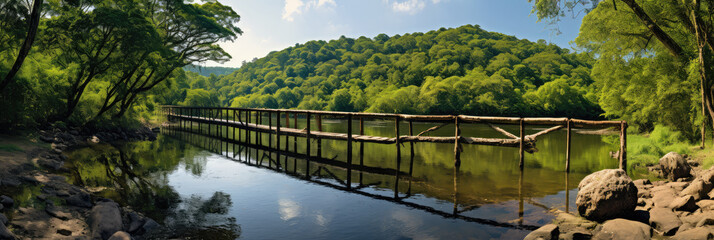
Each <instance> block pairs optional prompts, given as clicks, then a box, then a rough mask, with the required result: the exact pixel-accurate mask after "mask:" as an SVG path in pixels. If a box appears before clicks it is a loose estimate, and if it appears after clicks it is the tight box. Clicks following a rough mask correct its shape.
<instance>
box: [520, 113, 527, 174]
mask: <svg viewBox="0 0 714 240" xmlns="http://www.w3.org/2000/svg"><path fill="white" fill-rule="evenodd" d="M519 122H520V129H521V141H520V143H519V145H518V153H519V157H520V160H519V161H518V167H519V168H520V169H521V170H523V165H524V162H523V158H524V157H525V156H524V155H523V146H524V144H525V140H526V133H525V126H524V124H525V123H523V118H521V119H520V121H519Z"/></svg>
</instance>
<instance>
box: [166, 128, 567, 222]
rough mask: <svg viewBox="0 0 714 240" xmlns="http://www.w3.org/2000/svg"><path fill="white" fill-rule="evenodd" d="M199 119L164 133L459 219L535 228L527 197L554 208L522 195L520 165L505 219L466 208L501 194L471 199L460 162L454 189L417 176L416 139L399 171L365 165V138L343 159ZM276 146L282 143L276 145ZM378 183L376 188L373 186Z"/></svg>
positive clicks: (334, 185)
mask: <svg viewBox="0 0 714 240" xmlns="http://www.w3.org/2000/svg"><path fill="white" fill-rule="evenodd" d="M296 122H297V121H296ZM198 125H199V123H196V122H190V121H185V122H169V123H168V124H166V125H165V126H164V127H163V128H162V133H163V134H166V135H168V136H171V137H174V138H177V139H179V140H182V141H186V142H188V143H190V144H192V145H196V146H198V147H201V148H203V149H206V150H209V151H211V152H214V153H217V154H220V155H223V156H225V157H227V158H230V159H233V160H235V161H238V162H241V163H244V164H247V165H250V166H254V167H259V168H266V169H270V170H273V171H275V172H280V173H284V174H288V175H290V176H294V177H296V178H299V179H302V180H305V181H309V182H311V183H315V184H319V185H322V186H326V187H330V188H333V189H338V190H341V191H346V192H350V193H354V194H359V195H362V196H366V197H370V198H373V199H379V200H383V201H389V202H392V203H395V204H400V205H404V206H407V207H410V208H414V209H419V210H422V211H426V212H429V213H432V214H435V215H439V216H442V217H445V218H453V219H460V220H463V221H468V222H475V223H480V224H485V225H491V226H497V227H505V228H513V229H521V230H534V229H536V228H538V226H536V225H532V224H525V223H524V205H525V204H526V203H527V204H530V205H532V206H535V207H539V208H542V209H543V211H548V210H551V207H549V206H547V205H546V204H540V203H537V202H535V201H533V200H531V199H530V198H529V197H526V196H524V192H525V191H527V189H524V176H523V175H524V171H520V174H519V178H518V184H517V185H518V186H517V188H518V199H517V201H518V212H517V216H515V215H514V216H513V219H511V220H506V221H503V219H501V220H500V221H499V220H493V219H486V218H479V217H474V216H469V214H468V212H470V211H473V210H475V209H478V208H479V207H481V206H482V205H483V204H489V203H498V200H495V201H494V200H490V201H489V200H484V199H480V200H475V201H474V200H473V199H468V198H472V197H473V196H462V195H460V194H459V186H460V185H461V184H463V183H462V181H461V178H462V176H461V175H462V174H463V173H462V172H461V171H460V169H459V166H455V167H454V168H453V191H451V192H450V193H444V192H443V191H444V189H440V188H439V187H432V186H428V185H429V182H428V181H427V180H426V179H420V177H414V176H413V174H412V173H413V170H414V158H415V155H414V144H413V143H412V144H410V150H409V159H408V161H409V162H408V166H409V167H408V170H406V171H400V170H397V169H400V168H390V167H383V166H380V167H376V166H367V165H365V161H364V160H365V159H364V158H365V154H364V151H365V146H364V144H365V143H364V142H359V143H355V144H356V145H357V147H356V148H357V151H356V155H357V156H356V159H357V161H354V162H353V163H348V161H341V160H339V159H344V158H345V156H339V155H340V154H339V153H338V154H337V155H335V156H332V157H329V156H323V151H322V145H323V143H322V141H323V140H322V139H312V141H313V143H314V144H316V145H317V148H316V149H314V150H313V151H311V154H307V153H306V152H305V151H300V150H301V149H304V148H303V146H300V147H298V146H299V145H298V143H301V144H305V143H304V141H298V139H297V137H296V136H295V137H290V136H285V135H283V136H278V137H276V139H273V135H272V134H269V133H260V132H253V131H248V130H245V129H244V130H241V129H236V128H228V127H221V126H215V127H211V125H209V124H203V126H201V127H199V126H198ZM320 125H322V124H320ZM236 131H237V132H236ZM363 132H364V126H363V125H362V123H361V124H360V133H363ZM274 142H282V143H283V144H272V143H274ZM266 143H267V144H266ZM274 146H278V148H275V147H274ZM280 146H282V149H279V148H280ZM330 152H332V151H330ZM383 161H384V162H394V160H391V161H390V160H387V159H383ZM564 175H565V184H564V185H563V188H562V190H564V191H565V200H564V202H565V210H566V211H568V210H569V209H570V206H569V204H570V191H569V189H570V188H569V187H568V186H569V175H568V173H567V172H566V173H564ZM421 178H423V176H421ZM413 184H420V185H421V187H422V189H429V188H432V191H434V192H428V191H426V192H425V191H421V192H413V188H412V187H413ZM400 185H401V186H400ZM442 188H443V187H442ZM374 189H376V190H377V191H374ZM385 189H390V190H391V191H393V194H382V193H385V191H384V190H385ZM446 194H448V195H451V199H443V196H444V195H446ZM417 195H434V196H441V198H440V197H436V199H438V200H447V201H449V202H451V203H453V208H452V209H449V210H446V209H439V208H438V207H432V206H429V204H423V203H421V202H423V201H409V200H410V199H412V198H419V196H417ZM464 198H466V200H464ZM472 215H473V214H472Z"/></svg>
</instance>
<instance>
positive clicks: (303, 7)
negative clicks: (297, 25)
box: [283, 0, 337, 22]
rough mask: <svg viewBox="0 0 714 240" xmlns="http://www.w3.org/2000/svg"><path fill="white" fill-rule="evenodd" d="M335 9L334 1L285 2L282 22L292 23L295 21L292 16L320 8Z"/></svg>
mask: <svg viewBox="0 0 714 240" xmlns="http://www.w3.org/2000/svg"><path fill="white" fill-rule="evenodd" d="M329 6H332V7H335V6H337V3H335V0H311V1H308V2H307V3H305V2H303V1H302V0H285V7H284V8H283V20H286V21H288V22H292V21H294V20H295V18H294V17H293V16H295V15H300V14H301V13H303V12H306V11H308V10H310V9H313V8H314V9H318V8H321V7H329Z"/></svg>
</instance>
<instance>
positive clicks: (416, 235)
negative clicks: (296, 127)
mask: <svg viewBox="0 0 714 240" xmlns="http://www.w3.org/2000/svg"><path fill="white" fill-rule="evenodd" d="M323 126H324V128H325V130H326V131H336V132H339V131H342V132H344V131H345V128H346V126H345V124H344V123H343V122H341V121H339V120H323ZM432 126H434V124H421V123H419V124H417V123H415V124H414V132H415V133H419V132H421V131H423V130H425V129H427V128H429V127H432ZM502 127H504V128H505V129H506V130H509V131H511V132H514V133H517V131H518V129H517V126H515V127H514V126H510V127H509V126H502ZM354 129H355V133H356V131H358V129H359V128H358V127H357V125H355V127H354ZM543 129H545V127H537V126H533V127H529V128H528V129H527V133H528V134H532V133H535V132H537V131H539V130H543ZM400 131H401V132H402V133H408V128H406V124H403V126H402V129H401V130H400ZM453 131H454V130H453V127H450V128H449V127H445V128H443V129H440V130H437V131H436V132H433V133H431V134H432V136H453ZM164 132H166V131H164ZM365 133H366V134H367V135H375V136H393V134H394V123H393V122H388V121H367V122H365ZM226 134H228V135H226ZM232 134H233V132H232V129H229V130H228V131H227V132H223V135H224V136H232ZM244 134H245V133H241V135H242V136H244ZM462 135H463V136H475V137H476V136H477V137H499V138H502V136H501V135H500V133H498V132H496V131H494V130H493V129H491V128H490V127H488V126H483V125H463V126H462ZM273 140H274V139H273ZM286 140H287V145H288V146H289V149H290V151H293V150H294V147H295V145H294V144H295V143H294V138H293V137H289V138H287V139H286V138H285V137H282V138H281V149H284V146H285V144H286ZM304 141H305V140H304V139H302V138H298V143H297V149H298V152H300V153H304V151H305V149H306V146H305V143H304ZM611 142H614V141H612V139H608V138H607V137H605V136H600V135H585V134H574V135H573V138H572V155H571V156H572V157H571V159H572V160H571V171H570V173H569V174H566V173H565V171H564V169H565V148H566V146H565V131H562V130H561V131H556V132H553V133H550V134H547V135H544V136H541V137H539V138H538V141H537V143H536V147H537V149H538V151H537V152H535V153H533V154H529V153H526V156H525V170H524V171H523V172H521V171H520V170H519V167H518V161H519V160H518V157H519V155H518V149H517V148H508V147H493V146H479V145H464V146H463V152H462V153H461V166H460V167H459V168H458V169H455V168H454V146H453V144H443V143H415V144H414V146H413V152H414V154H413V155H412V154H411V150H412V146H411V144H409V143H406V144H403V145H402V147H401V164H400V174H399V175H400V176H398V177H399V180H398V181H397V180H396V179H397V176H396V174H395V171H394V169H395V168H396V166H397V161H396V155H397V152H396V148H395V146H394V144H390V145H380V144H372V143H366V144H364V146H363V155H362V157H360V144H359V143H353V148H354V154H353V158H352V162H353V164H355V166H354V167H355V168H358V167H361V166H365V167H361V169H364V170H365V171H357V170H354V169H353V170H352V171H351V176H350V179H349V181H348V179H347V176H348V173H347V172H348V171H347V169H346V168H344V167H339V166H334V164H323V163H319V161H309V162H308V161H307V160H305V159H296V158H292V157H286V156H285V154H283V155H281V156H280V157H279V158H277V153H275V152H272V153H271V152H264V151H262V150H256V149H254V148H248V147H244V146H242V145H233V144H226V143H225V142H221V141H219V140H217V139H214V138H208V137H206V136H201V135H197V134H188V133H183V132H178V133H175V134H160V135H159V137H158V139H157V140H156V141H153V142H129V143H121V144H112V145H109V144H98V145H94V146H91V147H87V148H82V149H77V150H74V151H71V152H69V153H68V155H69V157H70V158H69V159H70V160H69V162H70V164H69V165H70V169H72V173H71V174H69V175H70V179H71V181H73V183H75V184H81V185H85V186H88V187H91V188H94V189H96V190H98V191H99V192H100V195H103V196H105V197H109V198H112V199H115V200H117V201H118V202H120V203H121V204H123V205H129V206H132V208H134V209H135V210H138V211H140V212H143V213H145V214H147V215H148V216H149V217H151V218H153V219H154V220H156V221H158V222H160V223H163V224H166V225H169V226H173V227H175V228H177V229H183V230H181V231H178V232H177V233H176V234H177V236H183V237H194V238H204V239H235V238H241V239H490V238H506V239H511V238H523V237H524V236H525V235H526V234H528V232H529V230H530V229H533V228H534V227H538V226H541V225H544V224H547V223H549V222H550V221H551V220H552V219H553V215H552V214H550V213H549V209H561V210H565V211H576V209H575V207H574V206H575V196H576V194H577V184H578V182H579V181H580V180H581V179H582V178H583V177H584V176H586V175H587V174H589V173H591V172H594V171H597V170H601V169H605V168H616V167H617V166H618V161H617V160H615V159H613V158H611V157H610V155H609V152H610V151H616V150H617V149H618V146H617V145H616V144H614V143H611ZM263 143H264V144H265V145H267V143H268V136H267V135H263ZM311 145H312V147H311V149H312V152H311V155H312V156H315V155H317V154H318V152H317V143H316V142H313V143H312V144H311ZM321 145H322V146H321V149H322V158H324V159H333V160H334V161H339V162H343V163H344V162H345V161H346V159H347V157H346V156H345V153H346V149H347V145H346V142H344V141H336V140H322V142H321ZM233 149H235V150H236V151H238V150H243V151H241V152H240V153H234V152H233ZM246 153H248V155H247V157H246ZM234 156H235V157H234ZM257 156H259V157H257ZM265 156H270V157H271V158H273V159H274V160H277V161H272V162H271V161H269V160H268V159H269V158H266V157H265ZM276 158H277V159H276ZM261 160H262V161H261ZM323 161H325V160H323ZM278 164H279V166H277V165H278ZM342 166H344V164H342ZM390 169H391V171H389V170H390ZM409 172H411V174H409ZM348 182H349V183H348Z"/></svg>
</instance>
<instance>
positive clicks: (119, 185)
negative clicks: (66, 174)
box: [69, 141, 240, 239]
mask: <svg viewBox="0 0 714 240" xmlns="http://www.w3.org/2000/svg"><path fill="white" fill-rule="evenodd" d="M162 142H163V141H156V142H140V143H134V144H118V145H112V144H101V145H95V146H92V147H89V148H84V149H80V150H75V151H72V152H71V153H70V154H69V155H70V158H71V159H77V160H75V161H71V165H70V166H69V169H71V170H72V171H71V173H70V175H71V176H70V181H72V183H73V184H76V185H84V186H87V187H89V188H90V189H93V190H95V191H97V192H98V194H99V195H100V196H103V197H106V198H111V199H114V200H116V201H117V202H119V203H121V204H122V205H123V206H131V208H132V209H134V210H136V211H138V212H142V213H144V214H146V215H147V216H148V217H150V218H152V219H154V220H157V221H159V222H162V223H164V224H165V225H166V226H167V227H170V228H171V229H175V230H176V231H174V232H173V233H172V234H173V235H172V236H171V237H181V238H192V237H193V238H195V237H197V236H198V237H200V238H204V239H205V238H210V239H236V238H237V237H238V236H240V226H239V225H238V224H237V223H236V219H235V218H233V217H230V216H228V215H227V213H228V209H229V208H230V206H231V205H232V204H233V202H232V201H231V196H230V195H228V194H226V193H224V192H221V191H216V192H214V194H213V195H212V196H211V197H210V198H208V199H204V197H201V196H193V195H192V196H187V197H182V196H180V195H179V194H178V193H177V192H176V191H175V190H174V189H173V187H171V186H169V185H168V180H167V176H166V175H167V173H168V172H170V170H172V169H175V168H176V167H177V166H178V165H179V163H181V164H185V166H186V168H187V170H189V171H190V172H191V173H193V174H196V175H200V174H201V173H202V167H203V166H205V161H206V158H205V156H203V157H202V156H201V153H200V152H198V151H194V152H192V151H184V150H183V147H180V146H179V147H177V146H175V145H162V144H161V143H162Z"/></svg>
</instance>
